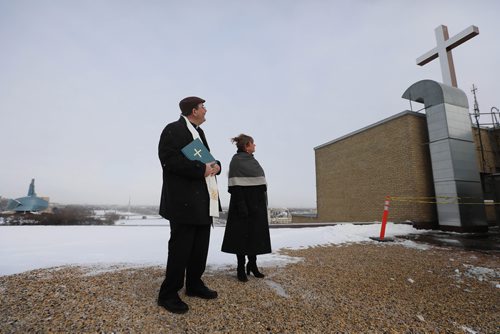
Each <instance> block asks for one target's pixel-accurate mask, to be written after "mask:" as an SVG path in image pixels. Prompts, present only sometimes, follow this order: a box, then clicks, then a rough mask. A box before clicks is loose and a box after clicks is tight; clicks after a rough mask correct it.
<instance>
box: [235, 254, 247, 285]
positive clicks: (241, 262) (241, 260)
mask: <svg viewBox="0 0 500 334" xmlns="http://www.w3.org/2000/svg"><path fill="white" fill-rule="evenodd" d="M236 258H237V259H238V268H237V272H238V281H241V282H247V281H248V277H247V275H246V274H245V255H240V254H236Z"/></svg>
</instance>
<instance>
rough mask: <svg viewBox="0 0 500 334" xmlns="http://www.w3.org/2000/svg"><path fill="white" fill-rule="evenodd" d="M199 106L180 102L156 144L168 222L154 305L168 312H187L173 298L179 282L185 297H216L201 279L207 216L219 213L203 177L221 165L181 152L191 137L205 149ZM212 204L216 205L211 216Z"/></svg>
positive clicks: (162, 208) (163, 210) (202, 109)
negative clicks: (175, 117)
mask: <svg viewBox="0 0 500 334" xmlns="http://www.w3.org/2000/svg"><path fill="white" fill-rule="evenodd" d="M204 102H205V100H203V99H201V98H199V97H194V96H191V97H187V98H185V99H183V100H181V101H180V103H179V107H180V109H181V111H182V114H181V117H180V118H179V120H178V121H176V122H173V123H170V124H168V125H167V126H166V127H165V129H164V130H163V132H162V134H161V137H160V143H159V146H158V155H159V157H160V162H161V165H162V169H163V187H162V192H161V203H160V215H161V216H162V217H163V218H165V219H168V220H169V221H170V240H169V242H168V260H167V270H166V274H165V280H164V281H163V283H162V285H161V288H160V293H159V296H158V305H160V306H162V307H164V308H165V309H167V310H168V311H170V312H173V313H185V312H187V311H188V310H189V307H188V305H187V304H186V303H184V302H183V301H182V300H181V298H180V297H179V295H178V291H179V290H180V289H182V287H183V286H184V278H186V294H187V295H188V296H194V297H200V298H204V299H213V298H217V292H216V291H213V290H210V289H209V288H207V287H206V285H205V284H204V283H203V281H202V280H201V276H202V275H203V273H204V271H205V266H206V262H207V255H208V244H209V240H210V226H211V225H212V219H213V218H212V216H217V215H218V211H220V204H219V198H218V193H217V190H216V188H215V199H214V195H213V194H214V191H213V190H212V192H211V193H212V196H210V195H209V188H208V187H209V181H208V179H209V178H210V177H212V178H213V177H214V176H215V175H218V174H220V171H221V166H220V162H219V161H214V162H209V163H203V162H201V161H197V160H189V159H188V158H186V157H185V156H184V154H183V153H182V151H181V149H182V148H183V147H185V146H186V145H188V144H189V143H191V142H192V141H193V139H195V138H200V139H201V140H202V142H203V144H205V146H206V147H207V149H209V147H208V143H207V140H206V138H205V134H204V132H203V130H202V129H201V128H200V127H199V126H200V125H201V124H202V123H203V122H205V114H206V112H207V110H206V108H205V106H204V104H203V103H204ZM211 200H212V202H211ZM214 200H216V201H217V203H215V204H216V210H215V211H217V212H215V213H214V212H213V211H214V210H213V204H214ZM211 205H212V206H211Z"/></svg>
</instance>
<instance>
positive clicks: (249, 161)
mask: <svg viewBox="0 0 500 334" xmlns="http://www.w3.org/2000/svg"><path fill="white" fill-rule="evenodd" d="M260 185H267V183H266V176H265V175H264V170H263V169H262V167H261V166H260V164H259V162H258V161H257V160H256V159H255V158H254V157H253V154H249V153H246V152H238V153H236V154H235V155H234V156H233V159H231V163H230V164H229V183H228V186H229V187H231V186H260Z"/></svg>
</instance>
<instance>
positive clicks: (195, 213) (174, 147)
mask: <svg viewBox="0 0 500 334" xmlns="http://www.w3.org/2000/svg"><path fill="white" fill-rule="evenodd" d="M197 130H198V133H199V134H200V138H201V140H202V141H203V143H204V144H205V146H206V147H207V149H209V150H210V148H209V147H208V143H207V140H206V138H205V134H204V132H203V130H202V129H201V128H200V127H198V128H197ZM192 141H193V135H192V134H191V132H190V131H189V129H188V128H187V125H186V121H185V119H184V118H183V117H182V116H181V117H180V118H179V120H178V121H176V122H173V123H170V124H168V125H167V126H166V127H165V129H163V132H162V133H161V137H160V143H159V145H158V156H159V158H160V163H161V166H162V169H163V187H162V190H161V201H160V215H161V216H162V217H163V218H165V219H168V220H171V221H174V222H176V223H181V224H193V225H204V224H211V223H212V218H211V217H210V216H209V205H210V198H209V195H208V190H207V184H206V182H205V177H204V175H205V164H204V163H202V162H200V161H192V160H189V159H188V158H186V157H185V156H184V154H183V153H182V152H181V149H182V148H183V147H184V146H186V145H187V144H189V143H190V142H192ZM217 163H218V164H219V166H220V163H219V162H218V161H217ZM219 174H220V172H219ZM219 211H221V207H220V201H219Z"/></svg>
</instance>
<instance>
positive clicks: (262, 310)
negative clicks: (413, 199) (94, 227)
mask: <svg viewBox="0 0 500 334" xmlns="http://www.w3.org/2000/svg"><path fill="white" fill-rule="evenodd" d="M284 253H285V254H287V255H290V256H296V257H301V258H303V261H300V262H298V263H294V264H289V265H287V266H286V267H281V268H280V267H272V268H262V270H263V272H265V273H266V274H267V276H266V278H265V279H257V278H254V277H253V276H252V277H250V280H249V282H247V283H241V282H239V281H237V280H236V277H235V272H234V271H232V270H219V271H212V272H208V273H206V274H205V276H204V277H205V278H204V279H205V282H206V283H207V285H208V286H209V287H211V288H213V289H216V290H217V291H218V292H219V298H217V299H215V300H208V301H207V300H201V299H198V298H192V297H187V296H185V295H184V291H181V297H182V298H183V299H184V300H185V301H186V302H187V303H188V304H189V306H190V311H189V312H188V313H187V314H184V315H174V314H171V313H169V312H167V311H165V310H164V309H162V308H160V307H158V306H156V295H157V293H158V289H159V286H160V284H161V282H162V280H163V269H161V268H157V267H154V268H133V269H130V268H129V269H123V268H121V269H120V268H119V267H118V268H116V269H115V270H114V271H109V272H106V271H104V272H99V271H93V270H92V269H89V268H80V267H62V268H56V269H44V270H34V271H30V272H26V273H23V274H18V275H11V276H3V277H0V295H1V297H0V333H28V332H30V333H331V332H342V333H474V332H477V333H500V310H499V305H500V288H499V285H498V284H500V282H498V281H500V277H498V273H500V261H499V254H498V253H494V252H490V253H484V252H483V253H480V252H474V251H464V250H458V251H457V250H456V249H454V250H451V249H446V248H436V247H435V248H431V249H428V250H418V249H413V248H405V247H402V246H400V245H396V244H352V245H343V246H328V247H316V248H309V249H304V250H294V251H286V252H284ZM475 268H487V269H490V271H488V270H484V269H482V270H480V273H481V275H482V276H478V275H475V274H474V269H475Z"/></svg>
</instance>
